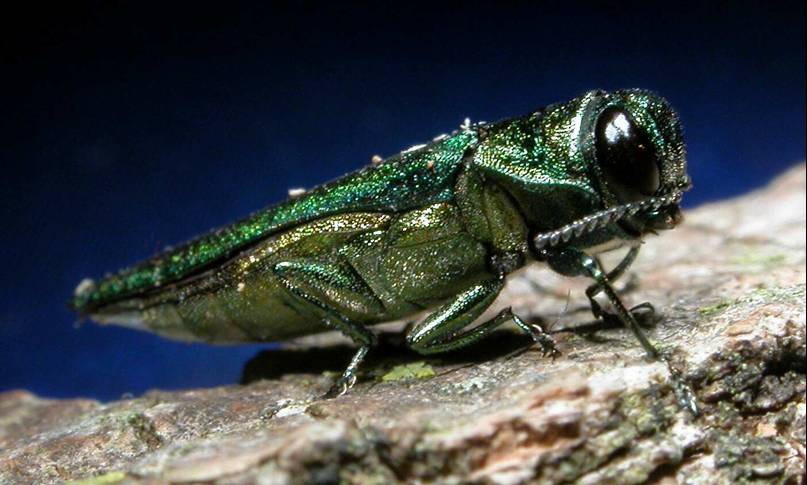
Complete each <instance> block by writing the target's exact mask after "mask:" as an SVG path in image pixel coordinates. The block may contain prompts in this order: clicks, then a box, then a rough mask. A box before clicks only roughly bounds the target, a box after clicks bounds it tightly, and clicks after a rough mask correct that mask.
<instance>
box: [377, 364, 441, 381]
mask: <svg viewBox="0 0 807 485" xmlns="http://www.w3.org/2000/svg"><path fill="white" fill-rule="evenodd" d="M435 375H437V373H436V372H435V371H434V368H432V366H430V365H429V364H427V363H425V362H423V361H420V362H412V363H409V364H402V365H396V366H395V367H393V368H392V370H390V371H389V372H387V373H386V374H384V375H383V376H381V380H382V381H383V382H395V381H415V380H420V379H431V378H432V377H434V376H435Z"/></svg>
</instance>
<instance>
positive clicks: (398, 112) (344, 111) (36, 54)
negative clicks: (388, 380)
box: [0, 1, 805, 399]
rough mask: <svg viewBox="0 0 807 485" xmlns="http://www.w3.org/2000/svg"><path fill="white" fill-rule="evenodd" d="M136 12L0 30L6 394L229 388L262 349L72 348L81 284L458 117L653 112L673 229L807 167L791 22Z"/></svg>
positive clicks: (155, 341) (772, 5) (401, 10)
mask: <svg viewBox="0 0 807 485" xmlns="http://www.w3.org/2000/svg"><path fill="white" fill-rule="evenodd" d="M130 3H131V4H130V5H124V4H123V3H119V2H97V3H87V4H83V6H81V7H73V9H71V10H67V9H66V7H59V8H56V9H54V7H45V6H40V7H34V8H32V9H31V10H29V11H27V12H19V13H9V12H4V18H3V20H2V32H3V37H4V41H3V45H2V56H3V58H2V66H3V69H2V79H3V83H4V85H5V87H4V88H3V89H2V93H3V94H2V98H0V100H2V101H0V103H1V104H0V108H2V110H0V157H2V169H3V172H2V173H3V179H4V180H3V185H2V195H1V196H0V197H1V198H0V203H1V205H0V221H2V227H3V234H2V244H1V245H0V250H1V251H2V254H1V256H2V264H3V270H2V288H0V289H2V293H0V294H2V303H3V304H2V308H0V389H8V388H17V387H21V388H26V389H30V390H33V391H35V392H37V393H41V394H44V395H48V396H79V395H80V396H94V397H99V398H104V399H108V398H115V397H118V396H120V395H121V394H122V393H124V392H132V393H135V394H137V393H141V392H143V391H144V390H146V389H148V388H152V387H155V388H181V387H195V386H212V385H216V384H221V383H232V382H235V381H236V380H237V379H238V376H239V374H240V372H241V367H242V365H243V364H244V363H245V362H246V361H247V360H248V359H249V358H250V357H251V356H253V355H254V354H255V353H256V352H257V351H258V350H259V349H262V348H264V346H246V347H223V348H219V347H208V346H204V345H187V344H180V343H172V342H169V341H166V340H162V339H160V338H157V337H154V336H152V335H148V334H145V333H137V332H133V331H129V330H126V329H121V328H111V327H98V326H95V325H91V324H88V325H85V326H83V327H81V328H79V329H76V328H75V327H74V325H73V324H74V322H75V318H74V316H73V315H72V314H71V313H70V312H69V311H68V310H67V308H66V305H65V302H66V301H67V299H68V297H69V296H70V295H71V293H72V291H73V288H74V287H75V285H76V283H77V282H78V281H79V280H80V279H81V278H83V277H85V276H91V275H92V276H98V275H101V274H103V273H104V272H106V271H110V270H113V269H117V268H119V267H121V266H125V265H128V264H129V263H132V262H134V261H135V260H138V259H141V258H143V257H146V256H149V255H150V254H152V253H153V252H154V251H156V250H158V249H159V248H161V247H162V246H163V245H166V244H169V243H175V242H179V241H181V240H183V239H186V238H188V237H191V236H193V235H195V234H197V233H199V232H202V231H205V230H207V229H209V228H211V227H213V226H216V225H221V224H224V223H227V222H229V221H231V220H233V219H235V218H238V217H240V216H243V215H245V214H246V213H248V212H251V211H253V210H255V209H259V208H260V207H262V206H264V205H267V204H269V203H272V202H275V201H278V200H279V199H281V198H283V197H284V196H285V194H286V190H287V188H289V187H297V186H311V185H313V184H316V183H319V182H322V181H325V180H328V179H331V178H334V177H336V176H338V175H340V174H342V173H344V172H346V171H349V170H352V169H354V168H356V167H358V166H360V165H363V164H366V163H367V162H368V161H369V160H370V157H371V156H372V155H373V154H376V153H378V154H382V155H389V154H393V153H396V152H398V151H399V150H400V149H403V148H406V147H408V146H410V145H412V144H415V143H420V142H423V141H426V140H429V139H431V137H432V136H434V135H437V134H439V133H443V132H446V131H450V130H452V129H453V128H455V127H456V126H458V124H459V123H460V122H461V121H462V119H463V118H464V117H466V116H469V117H471V119H474V120H477V119H484V120H496V119H498V118H503V117H508V116H513V115H517V114H521V113H525V112H527V111H530V110H533V109H535V108H537V107H539V106H542V105H546V104H548V103H551V102H555V101H560V100H566V99H568V98H570V97H573V96H576V95H578V94H580V93H581V92H583V91H586V90H588V89H591V88H606V89H612V88H619V87H645V88H650V89H653V90H656V91H658V92H659V93H661V94H663V95H664V96H666V97H667V98H668V99H670V100H671V102H672V103H673V104H674V105H675V106H676V107H677V108H678V110H679V111H680V113H681V116H682V118H683V121H684V123H685V128H686V134H687V138H688V146H689V160H690V167H691V174H692V176H693V179H694V181H695V187H696V188H695V190H694V191H692V192H691V193H690V194H688V196H687V199H686V205H689V206H692V205H694V204H697V203H700V202H703V201H706V200H711V199H717V198H722V197H727V196H732V195H736V194H739V193H742V192H745V191H747V190H749V189H752V188H754V187H757V186H759V185H762V184H764V183H765V182H766V181H768V180H769V179H770V178H771V177H773V176H774V175H775V174H776V173H778V172H780V171H781V170H783V169H785V168H786V167H788V166H790V165H792V164H794V163H795V162H798V161H800V160H803V159H804V155H805V94H804V92H805V44H804V35H805V32H804V30H805V29H804V22H805V21H804V19H805V12H804V2H803V1H795V2H781V3H778V2H758V3H749V2H704V4H698V3H681V2H669V1H668V2H664V3H663V4H658V5H653V4H652V2H651V3H648V2H636V3H626V2H612V3H610V4H604V5H605V6H600V7H588V6H586V5H585V4H578V5H575V6H569V7H564V8H562V9H556V8H549V9H547V7H545V6H544V7H537V6H536V7H503V6H499V7H494V6H493V4H492V3H491V4H489V5H487V6H485V5H476V4H473V3H468V2H464V3H457V4H455V5H454V6H453V7H446V6H443V7H439V8H437V7H433V6H431V7H427V6H417V5H416V4H414V3H408V2H395V3H396V4H400V3H404V4H405V6H397V7H396V9H392V8H390V9H387V8H383V7H372V8H370V7H365V8H352V9H345V8H339V7H335V6H330V7H326V8H323V7H316V8H314V7H310V8H302V7H300V8H298V9H296V10H294V9H289V8H285V9H279V8H273V7H268V6H264V7H254V6H253V7H242V6H233V4H231V3H229V2H225V3H222V4H221V5H220V6H217V7H209V6H202V5H201V4H199V3H198V2H194V3H189V4H187V5H186V6H182V7H180V6H172V7H165V6H164V5H160V4H157V3H155V4H147V3H143V2H130ZM225 4H227V6H226V7H225Z"/></svg>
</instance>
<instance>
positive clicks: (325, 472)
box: [0, 165, 805, 483]
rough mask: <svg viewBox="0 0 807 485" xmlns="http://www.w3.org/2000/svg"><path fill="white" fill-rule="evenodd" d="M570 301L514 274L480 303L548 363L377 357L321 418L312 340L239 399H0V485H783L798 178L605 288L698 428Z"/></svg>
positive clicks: (320, 372) (793, 364) (792, 365)
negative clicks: (649, 320)
mask: <svg viewBox="0 0 807 485" xmlns="http://www.w3.org/2000/svg"><path fill="white" fill-rule="evenodd" d="M585 283H586V282H585V281H582V280H581V281H578V280H571V279H564V278H561V277H558V276H556V275H553V274H552V273H551V272H549V271H547V270H545V269H541V268H535V269H532V268H531V269H529V270H527V271H526V272H524V273H523V274H522V275H521V276H519V277H516V278H514V280H513V281H512V282H511V283H510V284H509V285H508V288H507V293H506V295H505V296H504V297H502V299H501V303H502V305H503V304H510V305H512V306H513V309H514V310H515V311H516V313H518V314H520V315H522V316H524V317H528V318H531V319H533V321H540V322H542V323H543V324H544V325H546V326H549V327H551V328H552V331H553V335H554V337H555V339H556V341H557V343H558V348H559V350H560V351H561V352H562V355H561V356H560V357H557V358H555V359H554V360H553V359H550V358H547V357H544V356H542V355H541V353H540V352H538V351H537V350H536V349H534V348H530V347H528V344H529V342H526V341H525V340H524V339H523V338H522V337H521V336H519V335H517V334H516V333H515V332H511V331H504V332H499V333H498V334H494V335H493V336H492V337H491V338H490V339H487V340H486V341H485V342H484V343H483V344H481V345H478V346H476V347H473V348H469V349H467V350H466V351H464V352H457V353H455V354H451V355H446V356H440V357H435V358H429V359H424V358H423V357H419V356H417V355H414V354H411V353H408V352H406V351H404V350H401V349H400V346H399V345H397V346H396V345H394V343H395V342H387V343H386V345H384V346H383V347H382V348H381V349H380V350H378V351H376V352H375V353H374V354H373V355H374V356H373V358H372V359H371V360H370V361H369V362H368V365H367V366H366V367H365V368H364V371H363V373H362V375H361V377H360V382H359V383H358V385H357V386H356V387H355V388H354V389H353V391H352V392H350V393H349V394H347V395H345V396H342V397H340V398H337V399H333V400H321V399H319V398H318V396H320V395H322V394H323V393H324V392H325V390H326V389H327V388H328V386H329V385H330V384H331V383H332V382H333V379H334V377H335V375H336V374H335V372H336V371H340V370H341V368H342V367H343V366H344V364H345V363H346V362H347V360H348V358H349V356H350V354H351V348H350V347H349V346H348V345H346V344H345V343H344V341H341V340H338V339H334V338H330V337H329V338H319V339H318V342H317V344H318V345H319V346H318V347H316V348H311V341H309V342H304V343H299V344H297V345H295V346H289V347H288V348H286V349H284V350H280V351H277V352H264V353H262V354H260V355H259V356H257V357H256V358H254V359H253V360H252V361H251V362H249V363H248V364H247V365H246V367H245V370H244V380H245V382H248V383H247V384H241V385H232V386H227V387H221V388H215V389H196V390H189V391H183V392H160V391H153V392H149V393H147V394H146V395H144V396H142V397H138V398H134V399H124V400H121V401H116V402H111V403H106V404H102V403H98V402H96V401H92V400H81V399H77V400H65V401H59V400H47V399H41V398H38V397H36V396H34V395H32V394H30V393H28V392H25V391H12V392H6V393H4V394H0V483H15V482H20V483H29V482H40V483H41V482H61V481H65V480H79V479H80V480H82V481H80V482H79V483H116V482H119V481H120V482H128V483H140V482H142V483H164V482H170V483H188V482H215V481H221V482H226V483H256V482H259V483H302V482H311V481H322V482H332V481H343V482H348V483H389V482H405V481H416V480H419V481H424V482H441V483H442V482H469V481H471V482H495V483H520V482H537V483H556V482H569V481H578V482H580V483H609V482H611V483H640V482H645V481H664V482H670V483H671V482H672V481H673V480H677V481H679V482H684V483H729V482H734V481H752V480H762V481H771V482H790V483H804V481H805V475H804V473H805V472H804V467H805V396H804V392H805V167H804V166H803V165H802V166H799V167H796V168H794V169H792V170H790V171H789V172H787V173H786V174H784V175H783V176H781V177H780V178H778V179H777V180H776V181H774V182H773V183H772V184H771V185H770V186H769V187H767V188H765V189H763V190H760V191H757V192H754V193H751V194H749V195H746V196H744V197H740V198H738V199H734V200H730V201H725V202H721V203H717V204H711V205H707V206H704V207H701V208H699V209H696V210H693V211H690V212H689V213H688V214H687V220H686V222H685V223H684V224H683V225H682V226H681V227H680V228H678V229H676V230H674V231H671V232H668V233H665V234H663V235H662V236H661V237H658V238H651V239H650V240H648V241H647V243H646V244H645V246H644V248H643V251H642V254H641V255H640V256H639V260H638V261H637V264H636V265H635V266H634V267H633V269H632V270H631V274H630V275H628V276H627V277H625V278H624V281H622V282H621V285H622V286H623V287H625V288H624V293H623V294H624V297H625V300H626V302H628V303H633V304H635V303H639V302H642V301H645V300H647V301H651V302H653V304H654V305H655V306H656V309H657V313H658V315H659V318H658V322H657V323H656V325H655V326H654V327H652V328H651V329H650V330H649V334H650V336H651V337H652V339H653V340H654V341H655V342H657V343H658V344H659V345H660V346H661V348H662V349H663V350H664V352H665V353H667V355H668V356H669V358H670V362H671V365H672V367H673V368H674V369H675V371H676V372H679V373H680V374H681V375H682V376H683V378H684V379H685V380H686V381H687V382H688V383H689V384H690V385H691V386H692V387H693V389H694V390H695V392H696V394H697V396H698V399H699V402H700V405H701V407H702V411H703V414H702V416H701V417H700V418H698V419H693V418H692V417H691V416H690V415H688V414H687V413H686V412H685V411H682V410H681V409H680V408H679V407H678V406H677V404H676V399H675V395H674V393H673V390H672V387H671V385H670V379H669V371H668V369H667V367H666V366H665V365H664V364H661V363H659V362H653V361H649V360H647V359H646V358H645V357H644V354H643V352H642V350H641V348H640V346H639V345H638V343H637V342H636V341H635V339H634V337H633V336H632V335H631V333H630V332H629V331H627V330H625V329H621V328H613V329H607V328H603V327H602V326H601V325H600V326H598V325H596V324H594V323H593V322H592V321H591V316H590V313H589V312H588V306H587V303H586V301H585V297H584V296H583V293H582V290H583V288H584V287H585ZM502 305H499V304H497V307H498V308H501V306H502ZM572 327H577V329H576V330H575V331H574V332H572V331H570V329H571V328H572ZM389 335H393V334H389ZM384 340H388V341H394V340H395V337H389V338H386V339H384ZM525 346H527V347H525Z"/></svg>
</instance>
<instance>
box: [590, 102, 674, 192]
mask: <svg viewBox="0 0 807 485" xmlns="http://www.w3.org/2000/svg"><path fill="white" fill-rule="evenodd" d="M595 135H596V149H597V160H598V161H599V163H600V167H601V168H602V171H603V174H604V175H605V181H606V183H607V184H608V187H609V188H611V190H612V191H613V192H614V193H615V195H616V196H617V198H618V199H619V200H620V202H632V201H636V200H641V199H643V198H645V197H647V196H651V195H653V194H655V193H656V191H657V190H658V189H659V186H660V184H661V178H660V175H659V168H658V163H656V153H655V150H654V148H653V145H652V143H650V139H649V138H648V137H647V134H646V133H645V132H644V130H642V129H641V128H640V127H638V126H637V125H636V123H634V122H633V120H632V119H631V117H630V115H629V114H628V113H627V112H626V111H625V110H623V109H620V108H617V107H615V106H612V107H610V108H606V109H605V111H603V112H602V114H600V117H599V119H598V120H597V131H596V133H595Z"/></svg>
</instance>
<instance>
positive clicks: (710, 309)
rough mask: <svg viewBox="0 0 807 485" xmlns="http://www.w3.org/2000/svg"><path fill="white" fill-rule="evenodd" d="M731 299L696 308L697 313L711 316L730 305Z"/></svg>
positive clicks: (731, 303)
mask: <svg viewBox="0 0 807 485" xmlns="http://www.w3.org/2000/svg"><path fill="white" fill-rule="evenodd" d="M733 304H734V302H733V301H721V302H719V303H715V304H714V305H708V306H703V307H700V308H698V313H700V314H701V316H703V317H712V316H714V315H717V314H719V313H722V312H723V310H725V309H727V308H729V307H731V305H733Z"/></svg>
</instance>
